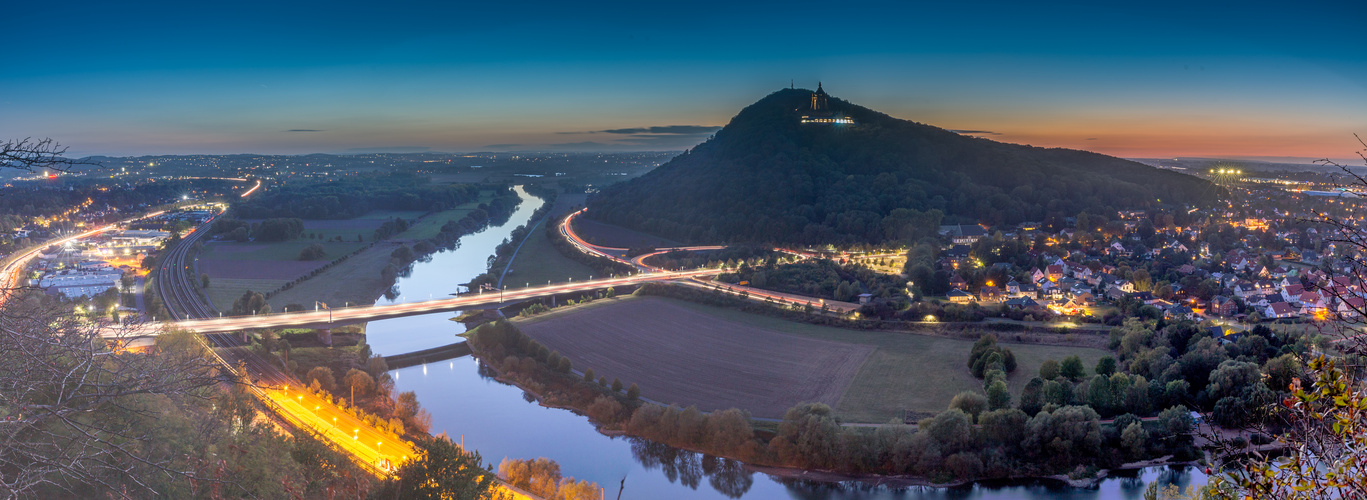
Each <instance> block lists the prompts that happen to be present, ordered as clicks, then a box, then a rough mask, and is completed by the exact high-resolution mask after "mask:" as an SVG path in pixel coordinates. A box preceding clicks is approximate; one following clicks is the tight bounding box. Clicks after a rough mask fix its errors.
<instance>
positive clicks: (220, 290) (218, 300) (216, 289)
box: [204, 278, 286, 312]
mask: <svg viewBox="0 0 1367 500" xmlns="http://www.w3.org/2000/svg"><path fill="white" fill-rule="evenodd" d="M285 282H286V280H271V279H261V280H258V279H241V278H215V279H211V280H209V288H206V289H204V291H205V293H206V294H208V295H209V300H211V301H213V303H214V307H215V308H218V310H220V311H224V312H227V311H231V310H232V309H233V301H235V300H237V299H238V297H241V296H242V293H243V292H246V291H247V290H251V291H253V292H262V293H265V292H269V291H271V290H274V289H276V288H277V287H279V286H280V285H283V284H285ZM271 308H272V309H275V305H274V304H272V305H271ZM275 310H277V311H278V310H279V309H275Z"/></svg>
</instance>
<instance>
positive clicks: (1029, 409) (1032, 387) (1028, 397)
mask: <svg viewBox="0 0 1367 500" xmlns="http://www.w3.org/2000/svg"><path fill="white" fill-rule="evenodd" d="M1043 407H1044V379H1042V378H1039V377H1035V378H1032V379H1030V381H1029V382H1026V383H1025V389H1022V390H1021V400H1020V409H1021V411H1023V412H1025V414H1026V415H1030V416H1034V415H1035V414H1036V413H1039V411H1040V409H1041V408H1043Z"/></svg>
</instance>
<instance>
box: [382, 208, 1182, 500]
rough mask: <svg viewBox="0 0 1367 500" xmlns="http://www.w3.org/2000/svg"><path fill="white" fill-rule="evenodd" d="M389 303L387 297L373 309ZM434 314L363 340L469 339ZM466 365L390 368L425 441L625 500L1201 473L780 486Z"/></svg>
mask: <svg viewBox="0 0 1367 500" xmlns="http://www.w3.org/2000/svg"><path fill="white" fill-rule="evenodd" d="M518 194H519V195H521V196H522V199H523V202H522V205H521V206H519V207H518V210H517V211H516V212H515V213H514V214H513V215H512V217H510V218H509V220H508V221H507V223H505V224H503V225H501V226H498V227H491V228H489V229H486V230H484V231H482V232H480V233H476V234H472V235H467V236H465V237H463V238H461V245H460V248H458V249H456V250H454V251H447V252H442V253H439V254H436V255H434V256H433V258H432V259H431V260H430V261H428V262H418V263H416V264H415V265H414V269H413V272H412V274H411V275H410V276H408V277H403V278H400V279H399V281H398V283H397V285H398V287H399V293H400V295H399V296H398V297H396V298H395V299H393V300H392V301H387V302H391V303H392V302H410V301H416V300H427V298H428V297H429V294H430V296H432V297H441V296H445V295H447V294H450V293H452V292H455V290H456V285H458V284H460V283H465V282H468V281H469V280H470V279H472V278H474V277H475V276H477V275H479V274H480V273H482V272H484V270H485V266H486V264H487V262H488V257H489V256H490V255H492V254H493V252H494V247H496V246H498V244H499V243H501V242H502V241H503V239H504V238H507V237H508V235H509V233H511V232H512V230H513V229H514V228H516V227H517V226H519V225H522V224H524V223H526V222H527V221H528V220H529V219H530V218H531V215H532V212H533V211H535V210H536V209H537V208H538V207H540V206H541V200H540V199H538V198H536V197H533V196H530V195H527V194H526V193H525V192H524V191H522V190H521V188H518ZM381 301H382V302H385V301H386V300H385V299H381ZM454 316H455V315H454V314H450V313H441V314H430V315H426V316H414V317H408V318H398V319H391V320H384V321H376V322H371V323H370V324H369V326H368V327H367V333H368V335H367V337H368V341H369V343H370V345H371V348H372V349H373V350H374V352H376V353H377V354H384V355H392V354H402V353H405V352H411V351H415V350H419V349H426V348H429V347H436V346H440V345H445V344H450V343H452V342H456V341H458V340H459V338H457V337H456V335H457V334H460V333H463V332H464V331H465V328H464V326H462V325H461V324H460V323H456V322H454V321H451V320H450V318H452V317H454ZM490 375H491V374H489V373H488V372H487V371H485V370H483V369H482V367H481V366H480V363H479V362H478V361H477V360H475V359H473V358H470V357H464V358H460V359H454V360H449V361H442V362H437V363H430V364H427V365H422V366H414V367H410V368H404V369H400V370H393V371H391V372H390V376H391V377H393V378H394V381H395V385H396V387H397V388H398V390H399V391H413V392H415V393H417V395H418V400H419V401H420V402H421V403H422V405H423V407H424V408H426V409H427V411H429V412H431V413H432V432H433V433H439V432H445V433H447V434H448V435H449V436H451V437H452V439H455V440H457V441H459V440H461V439H464V442H465V444H466V446H468V447H470V448H472V449H475V450H478V451H479V452H480V454H481V455H483V457H484V459H485V460H486V461H488V462H492V463H494V464H495V465H497V464H498V462H499V461H500V460H502V459H503V458H505V457H506V458H535V457H548V458H551V459H554V460H555V461H557V462H559V463H560V469H561V472H562V473H563V474H564V475H566V476H573V477H575V478H576V479H587V480H589V481H593V482H596V483H598V484H599V485H600V486H603V487H605V488H606V489H607V498H616V495H617V493H618V489H619V487H620V485H621V484H622V483H621V481H622V480H623V479H625V480H626V483H625V488H624V489H623V490H622V494H621V498H623V499H663V500H669V499H725V498H745V499H747V500H751V499H754V500H761V499H788V498H791V499H850V500H854V499H858V500H872V499H910V500H921V499H987V500H1004V499H1017V498H1022V499H1036V498H1051V499H1054V498H1062V499H1076V500H1082V499H1087V500H1093V499H1095V500H1132V499H1138V498H1141V497H1142V493H1143V490H1144V486H1145V485H1146V484H1147V483H1149V482H1152V481H1164V482H1168V483H1173V484H1178V485H1180V486H1182V487H1186V485H1188V484H1203V483H1204V482H1205V476H1204V475H1203V474H1202V473H1201V472H1200V471H1198V470H1195V469H1185V470H1172V469H1169V468H1165V467H1155V468H1150V469H1145V470H1143V471H1132V472H1130V473H1129V474H1126V475H1125V476H1124V477H1113V478H1109V479H1107V480H1105V481H1103V482H1102V484H1101V485H1100V487H1099V488H1097V489H1072V488H1066V487H1059V486H1052V485H1045V484H1007V485H974V486H971V487H964V488H955V489H947V490H946V489H935V488H925V489H920V488H913V489H909V490H888V489H882V488H873V489H870V488H866V487H861V486H859V485H857V484H853V485H852V484H809V483H796V484H795V483H785V482H783V481H780V480H778V479H776V478H773V477H770V476H768V475H766V474H760V473H753V472H750V471H747V470H745V468H744V467H742V466H741V465H740V464H739V463H736V462H734V461H731V460H724V459H714V458H711V457H706V456H703V455H700V454H697V453H692V452H687V451H681V450H677V449H674V448H671V447H668V446H664V445H659V444H656V443H653V442H651V441H647V440H641V439H635V438H624V437H608V436H604V435H602V434H599V433H598V431H596V430H595V429H594V427H593V426H592V425H590V424H589V422H588V419H587V418H585V417H581V416H579V415H576V414H574V413H573V412H570V411H566V410H557V409H550V408H543V407H541V406H539V405H537V404H535V403H533V402H531V401H530V399H531V398H530V397H529V396H527V395H526V394H524V393H523V392H522V390H521V389H518V388H516V387H514V386H510V385H506V384H503V383H500V382H498V381H496V380H493V379H492V378H491V376H490Z"/></svg>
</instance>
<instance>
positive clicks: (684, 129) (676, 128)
mask: <svg viewBox="0 0 1367 500" xmlns="http://www.w3.org/2000/svg"><path fill="white" fill-rule="evenodd" d="M718 130H721V127H717V126H712V125H663V126H656V127H636V128H614V129H608V130H593V131H588V132H557V133H559V134H621V135H634V134H662V135H704V134H711V133H713V132H716V131H718Z"/></svg>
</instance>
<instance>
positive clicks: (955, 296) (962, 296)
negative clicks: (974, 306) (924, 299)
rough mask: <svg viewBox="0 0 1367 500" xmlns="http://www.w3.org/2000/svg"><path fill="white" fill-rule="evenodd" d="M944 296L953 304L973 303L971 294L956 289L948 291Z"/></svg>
mask: <svg viewBox="0 0 1367 500" xmlns="http://www.w3.org/2000/svg"><path fill="white" fill-rule="evenodd" d="M945 295H947V296H948V297H949V301H950V302H953V303H955V304H968V303H970V302H973V300H974V298H973V294H971V293H968V292H965V291H963V290H961V289H958V288H955V289H953V290H950V291H949V293H947V294H945Z"/></svg>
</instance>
